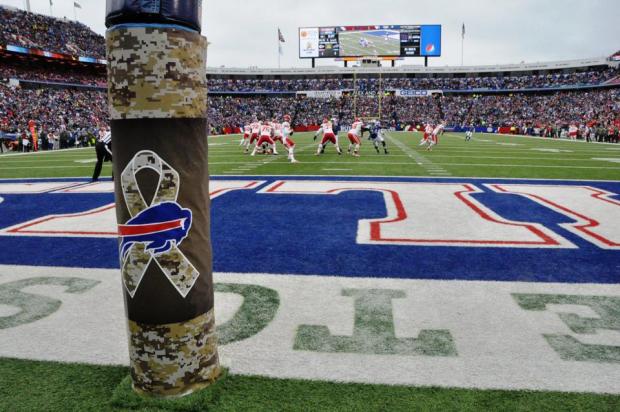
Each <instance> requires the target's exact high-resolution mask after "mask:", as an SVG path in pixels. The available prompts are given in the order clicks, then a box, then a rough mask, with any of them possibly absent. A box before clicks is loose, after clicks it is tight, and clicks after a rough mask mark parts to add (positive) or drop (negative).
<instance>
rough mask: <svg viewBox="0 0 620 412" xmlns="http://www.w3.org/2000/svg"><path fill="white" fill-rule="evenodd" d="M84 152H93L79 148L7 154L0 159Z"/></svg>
mask: <svg viewBox="0 0 620 412" xmlns="http://www.w3.org/2000/svg"><path fill="white" fill-rule="evenodd" d="M85 150H95V148H94V147H79V148H77V149H60V150H42V151H39V152H27V153H24V152H9V153H4V154H0V157H18V156H19V157H21V156H41V155H53V154H65V155H69V154H76V153H71V152H78V151H85Z"/></svg>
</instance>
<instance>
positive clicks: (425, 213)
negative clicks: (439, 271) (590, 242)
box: [260, 180, 576, 248]
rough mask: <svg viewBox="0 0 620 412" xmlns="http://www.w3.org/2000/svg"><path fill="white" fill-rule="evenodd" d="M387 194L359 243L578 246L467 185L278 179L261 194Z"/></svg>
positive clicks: (360, 230) (362, 228) (365, 224)
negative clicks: (511, 215)
mask: <svg viewBox="0 0 620 412" xmlns="http://www.w3.org/2000/svg"><path fill="white" fill-rule="evenodd" d="M360 190H361V191H376V192H380V193H382V194H383V197H384V199H385V205H386V209H387V216H386V217H385V218H382V219H369V220H361V221H360V222H359V226H358V234H357V242H358V243H359V244H391V245H395V244H396V245H421V246H422V245H428V246H466V247H513V248H514V247H516V248H575V247H576V246H575V245H574V244H572V243H571V242H569V241H568V240H566V239H564V238H563V237H561V236H559V235H558V234H556V233H554V232H553V231H551V230H549V229H547V228H546V227H544V226H543V225H540V224H537V223H532V222H515V221H510V220H507V219H504V218H502V217H501V216H499V215H497V214H496V213H495V212H493V211H492V210H490V209H489V208H487V207H486V206H484V205H483V204H481V203H480V202H478V201H477V200H476V199H475V198H474V197H473V196H472V195H473V194H476V193H482V190H480V189H479V188H478V187H476V186H475V185H472V184H465V183H425V182H354V181H351V182H337V181H293V180H290V181H289V180H286V181H278V182H275V183H274V184H272V185H270V186H268V187H267V188H265V189H263V190H261V191H260V193H262V194H300V195H338V194H341V193H343V192H347V191H360Z"/></svg>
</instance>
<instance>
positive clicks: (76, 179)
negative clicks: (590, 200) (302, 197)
mask: <svg viewBox="0 0 620 412" xmlns="http://www.w3.org/2000/svg"><path fill="white" fill-rule="evenodd" d="M219 173H222V174H212V175H211V177H212V178H222V177H225V178H230V177H231V176H229V175H226V176H224V175H223V173H226V172H219ZM235 177H238V178H239V179H252V178H258V177H260V178H270V177H275V178H278V179H293V180H295V179H299V178H300V177H319V178H336V177H342V178H347V179H350V178H351V177H352V176H351V175H331V174H330V175H324V174H308V175H306V174H303V175H286V174H277V175H274V174H269V173H264V174H257V175H238V176H235ZM354 177H355V178H364V179H379V180H381V179H412V180H433V179H438V178H436V177H434V176H432V177H431V176H426V175H424V176H415V175H355V176H354ZM54 179H56V180H67V181H65V182H62V183H88V182H89V181H90V179H91V176H54V177H19V178H16V177H2V178H0V182H16V181H26V182H27V181H31V180H32V181H40V180H48V181H50V182H51V181H54ZM69 179H70V180H71V181H69ZM80 179H82V180H83V181H82V182H80V181H79V180H80ZM448 180H455V181H469V182H481V183H485V182H488V181H489V180H502V181H503V180H510V181H515V182H600V183H617V182H620V180H610V179H608V180H606V179H558V178H535V177H531V178H530V177H473V176H451V177H449V178H448Z"/></svg>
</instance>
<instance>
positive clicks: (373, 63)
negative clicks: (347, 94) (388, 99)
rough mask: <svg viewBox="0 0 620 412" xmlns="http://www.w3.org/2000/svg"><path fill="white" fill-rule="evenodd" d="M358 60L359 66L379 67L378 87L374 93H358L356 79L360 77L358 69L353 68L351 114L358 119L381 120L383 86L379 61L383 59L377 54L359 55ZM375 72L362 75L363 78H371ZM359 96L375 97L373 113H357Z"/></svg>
mask: <svg viewBox="0 0 620 412" xmlns="http://www.w3.org/2000/svg"><path fill="white" fill-rule="evenodd" d="M359 61H360V66H359V67H360V68H370V67H379V74H378V76H379V87H378V89H377V92H376V94H373V93H370V94H369V95H361V94H360V88H359V85H358V80H359V79H360V76H359V75H358V70H357V69H355V70H354V71H353V115H354V117H359V118H360V119H362V120H364V121H369V120H381V118H382V114H383V97H384V94H385V93H384V88H383V71H382V70H381V68H382V66H381V61H383V59H382V58H381V57H377V56H366V57H361V58H360V59H359ZM374 75H375V74H374V73H370V74H368V75H367V76H366V75H364V77H363V78H372V77H373V76H374ZM360 97H367V98H374V97H376V98H377V106H376V107H377V112H376V113H375V114H374V115H370V114H368V113H359V112H358V99H360Z"/></svg>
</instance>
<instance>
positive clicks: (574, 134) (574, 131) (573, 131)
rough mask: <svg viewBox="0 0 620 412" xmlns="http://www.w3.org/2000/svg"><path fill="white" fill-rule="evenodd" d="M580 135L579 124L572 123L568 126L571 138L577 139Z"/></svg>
mask: <svg viewBox="0 0 620 412" xmlns="http://www.w3.org/2000/svg"><path fill="white" fill-rule="evenodd" d="M578 136H579V128H578V127H577V125H575V124H571V125H570V126H569V128H568V137H569V138H570V139H571V140H577V137H578Z"/></svg>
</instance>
